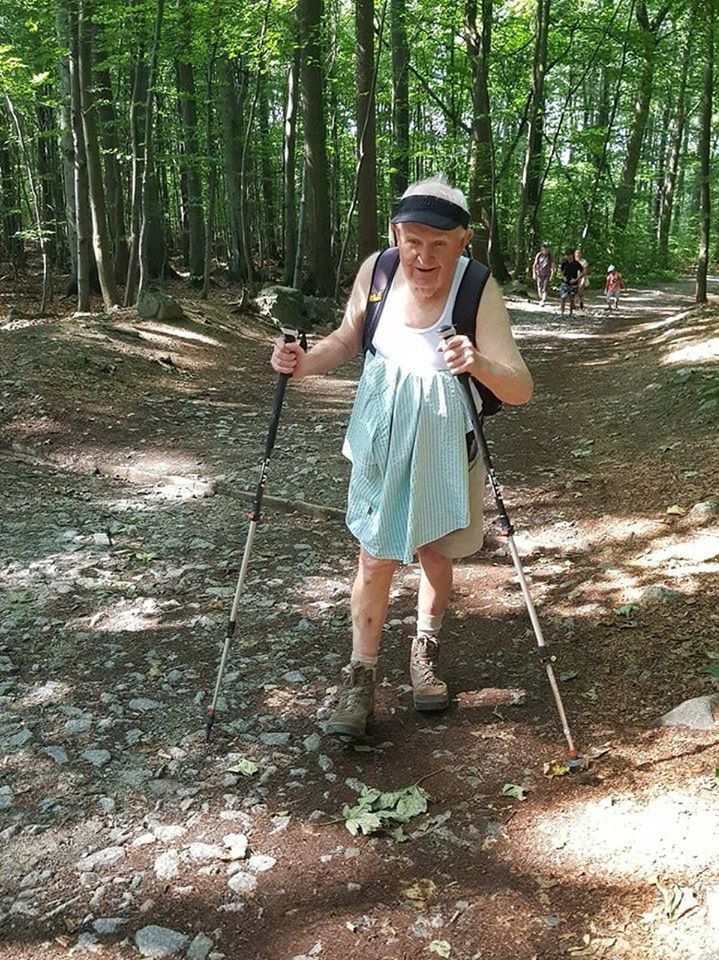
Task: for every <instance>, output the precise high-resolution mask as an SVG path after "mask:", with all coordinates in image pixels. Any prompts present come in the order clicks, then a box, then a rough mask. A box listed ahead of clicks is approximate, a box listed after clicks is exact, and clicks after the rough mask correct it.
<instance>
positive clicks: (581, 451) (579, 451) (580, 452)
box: [572, 447, 592, 460]
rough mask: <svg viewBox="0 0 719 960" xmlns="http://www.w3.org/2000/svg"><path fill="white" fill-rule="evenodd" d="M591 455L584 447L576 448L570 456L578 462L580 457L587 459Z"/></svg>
mask: <svg viewBox="0 0 719 960" xmlns="http://www.w3.org/2000/svg"><path fill="white" fill-rule="evenodd" d="M591 454H592V451H591V450H589V449H587V448H586V447H577V449H576V450H572V456H573V457H574V458H575V460H579V459H580V457H589V456H591Z"/></svg>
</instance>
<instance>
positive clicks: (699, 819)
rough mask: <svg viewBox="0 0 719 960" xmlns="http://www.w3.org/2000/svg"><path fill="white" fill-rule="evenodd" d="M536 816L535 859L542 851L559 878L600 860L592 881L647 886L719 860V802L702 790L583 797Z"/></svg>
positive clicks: (533, 834) (640, 791)
mask: <svg viewBox="0 0 719 960" xmlns="http://www.w3.org/2000/svg"><path fill="white" fill-rule="evenodd" d="M712 800H714V802H712ZM532 819H533V822H532V838H533V843H534V845H535V846H534V855H535V857H536V856H541V854H542V852H543V853H544V856H545V858H546V861H547V867H548V868H551V871H552V873H553V874H554V875H555V876H557V877H561V876H562V875H563V874H566V875H567V876H573V875H574V874H575V872H576V870H577V867H581V866H582V865H583V864H584V863H586V862H587V860H591V861H593V868H592V876H593V877H596V878H597V879H599V880H603V881H605V882H607V883H609V882H616V881H617V880H618V879H620V878H624V879H627V880H629V879H632V880H633V881H635V882H636V880H638V879H639V878H642V879H644V881H645V882H646V881H651V880H652V879H653V878H654V877H655V876H656V875H657V874H661V873H665V874H667V875H669V876H676V875H677V874H681V873H683V872H684V871H687V872H692V871H694V870H696V867H697V863H706V862H711V861H714V862H715V863H716V862H717V861H719V803H717V802H716V801H715V798H712V796H711V794H710V793H707V792H704V793H701V792H699V790H698V789H696V790H689V789H685V790H682V789H670V790H667V792H666V793H663V794H660V795H659V796H656V795H655V792H654V790H652V789H649V788H647V790H646V795H644V791H643V790H642V788H641V787H637V788H636V789H634V790H633V791H632V792H631V793H616V794H612V795H610V796H607V795H604V796H602V797H600V798H597V799H595V798H593V797H589V798H586V799H585V798H584V797H583V796H578V797H574V798H573V799H572V800H571V801H570V802H569V803H568V804H566V805H563V808H560V809H559V810H553V809H551V808H549V809H547V810H545V811H544V812H543V813H539V812H537V814H536V815H535V817H533V818H532ZM597 864H601V866H598V865H597Z"/></svg>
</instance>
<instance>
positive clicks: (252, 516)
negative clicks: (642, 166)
mask: <svg viewBox="0 0 719 960" xmlns="http://www.w3.org/2000/svg"><path fill="white" fill-rule="evenodd" d="M280 329H281V331H282V334H283V336H284V338H285V343H294V342H295V341H296V340H297V339H298V337H299V342H300V346H301V347H302V349H303V350H306V349H307V338H306V337H305V335H304V333H300V332H299V331H298V330H295V329H294V328H292V327H281V328H280ZM291 376H292V374H291V373H281V374H280V375H279V376H278V378H277V386H276V387H275V398H274V402H273V405H272V417H271V419H270V427H269V430H268V431H267V443H266V444H265V457H264V460H263V461H262V466H261V467H260V479H259V481H258V483H257V490H256V491H255V499H254V501H253V503H252V509H251V510H250V512H249V514H248V519H249V521H250V527H249V529H248V531H247V540H246V542H245V552H244V554H243V556H242V564H241V565H240V573H239V576H238V578H237V587H236V588H235V598H234V600H233V601H232V610H231V611H230V619H229V620H228V622H227V631H226V633H225V645H224V647H223V650H222V657H221V658H220V666H219V668H218V671H217V680H216V681H215V693H214V695H213V697H212V703H211V704H210V706H209V707H208V708H207V720H206V739H207V741H209V739H210V734H211V733H212V725H213V724H214V722H215V713H216V711H217V700H218V698H219V696H220V688H221V686H222V678H223V676H224V673H225V667H226V665H227V657H228V655H229V652H230V644H231V643H232V637H233V636H234V633H235V626H236V624H237V611H238V610H239V607H240V597H241V596H242V587H243V585H244V582H245V576H246V574H247V567H248V565H249V562H250V551H251V550H252V541H253V540H254V538H255V530H256V528H257V524H258V523H259V522H260V520H261V519H262V498H263V496H264V493H265V484H266V483H267V468H268V467H269V464H270V457H271V456H272V448H273V447H274V445H275V438H276V437H277V428H278V426H279V423H280V413H281V412H282V403H283V401H284V399H285V390H286V389H287V381H288V380H289V379H290V377H291Z"/></svg>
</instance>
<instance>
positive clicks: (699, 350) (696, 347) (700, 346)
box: [662, 337, 719, 366]
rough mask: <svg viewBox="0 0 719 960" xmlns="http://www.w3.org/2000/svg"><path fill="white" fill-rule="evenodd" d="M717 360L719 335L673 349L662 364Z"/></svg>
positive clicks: (718, 357) (718, 358) (718, 356)
mask: <svg viewBox="0 0 719 960" xmlns="http://www.w3.org/2000/svg"><path fill="white" fill-rule="evenodd" d="M717 360H719V337H710V338H709V339H700V340H698V341H697V342H694V343H688V344H686V345H685V346H682V347H676V348H675V349H674V350H671V351H670V352H669V353H668V354H667V355H666V356H665V357H664V359H663V360H662V366H672V365H675V364H684V363H713V362H715V361H717Z"/></svg>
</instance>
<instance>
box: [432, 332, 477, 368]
mask: <svg viewBox="0 0 719 960" xmlns="http://www.w3.org/2000/svg"><path fill="white" fill-rule="evenodd" d="M439 350H440V352H441V353H443V354H444V359H445V360H446V362H447V367H448V368H449V371H450V373H453V374H454V375H455V377H456V376H458V375H459V374H460V373H469V372H470V370H471V368H472V367H473V366H474V364H475V363H476V361H477V349H476V347H474V346H473V344H472V341H471V340H470V339H469V337H465V336H456V337H450V338H449V340H445V341H444V342H443V343H441V344H440V346H439Z"/></svg>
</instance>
